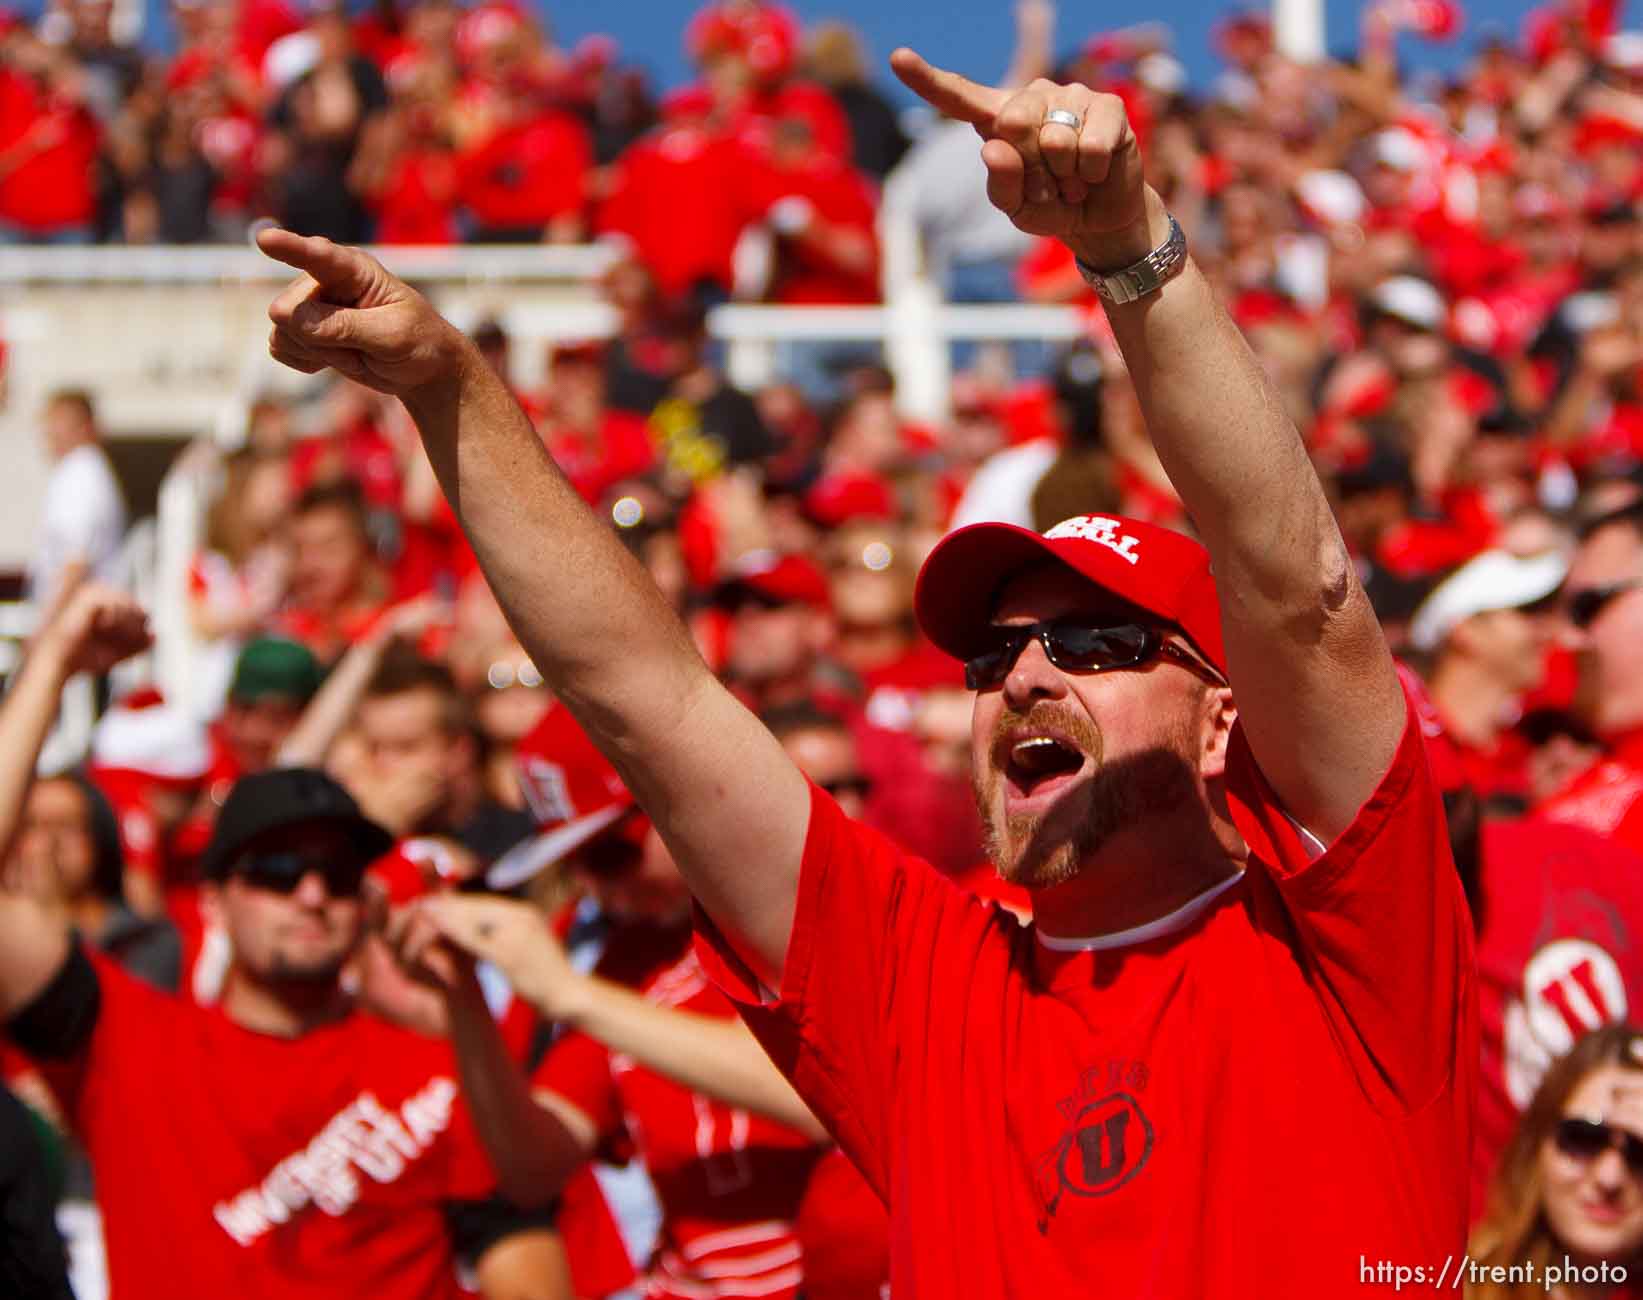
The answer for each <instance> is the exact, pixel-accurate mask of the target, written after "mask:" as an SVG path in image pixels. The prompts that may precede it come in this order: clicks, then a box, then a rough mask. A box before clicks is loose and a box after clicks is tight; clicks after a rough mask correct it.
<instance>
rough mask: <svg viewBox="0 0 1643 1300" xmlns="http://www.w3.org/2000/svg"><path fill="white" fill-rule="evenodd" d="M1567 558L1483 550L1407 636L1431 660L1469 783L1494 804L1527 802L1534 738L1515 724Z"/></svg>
mask: <svg viewBox="0 0 1643 1300" xmlns="http://www.w3.org/2000/svg"><path fill="white" fill-rule="evenodd" d="M1567 571H1568V562H1567V560H1565V558H1564V557H1563V556H1562V555H1560V554H1558V553H1556V552H1550V553H1548V554H1545V555H1538V556H1533V557H1526V558H1520V557H1518V556H1515V555H1511V554H1508V553H1507V552H1505V551H1499V550H1495V551H1485V552H1484V553H1483V554H1481V555H1478V556H1475V557H1474V558H1472V559H1471V560H1468V561H1467V562H1466V563H1465V564H1464V565H1462V566H1461V567H1460V568H1459V569H1458V570H1456V571H1455V572H1454V573H1453V574H1451V575H1450V576H1449V577H1448V578H1446V579H1444V581H1443V582H1441V583H1439V584H1438V586H1437V587H1436V588H1435V589H1434V590H1433V592H1432V594H1431V595H1430V596H1429V597H1427V599H1426V601H1425V602H1424V603H1423V604H1422V605H1421V607H1420V609H1419V610H1418V611H1417V612H1416V614H1415V619H1414V622H1413V624H1411V627H1410V642H1411V644H1413V646H1414V647H1415V649H1417V650H1420V651H1422V652H1423V653H1426V654H1429V655H1432V656H1433V660H1432V667H1431V669H1430V671H1429V672H1428V673H1427V674H1426V677H1427V681H1428V683H1429V688H1430V695H1431V699H1432V704H1433V706H1434V708H1435V709H1436V711H1437V715H1438V717H1439V719H1440V720H1441V722H1442V724H1443V728H1444V732H1445V734H1446V735H1447V736H1448V738H1449V739H1450V741H1452V742H1453V744H1454V748H1455V752H1456V754H1457V755H1458V757H1459V759H1460V764H1461V769H1462V771H1463V772H1464V773H1465V776H1466V780H1467V783H1468V784H1469V785H1470V786H1471V787H1472V788H1473V790H1474V791H1476V793H1477V795H1478V797H1479V798H1480V799H1482V800H1484V801H1485V803H1486V804H1487V803H1488V802H1489V801H1491V800H1497V799H1499V800H1505V801H1508V802H1513V803H1515V804H1516V806H1517V807H1518V808H1520V809H1521V808H1522V807H1524V806H1526V804H1527V800H1528V795H1529V773H1528V757H1529V755H1528V744H1527V742H1526V741H1525V740H1524V738H1523V737H1522V736H1521V735H1519V734H1518V733H1517V732H1516V731H1514V730H1513V724H1515V723H1516V722H1517V719H1518V716H1519V715H1520V714H1521V712H1522V701H1523V698H1524V695H1525V693H1526V692H1529V691H1532V690H1533V689H1534V688H1535V687H1537V686H1539V685H1540V683H1541V681H1542V679H1543V677H1544V675H1545V665H1546V650H1547V646H1548V641H1549V638H1550V636H1551V629H1550V628H1549V627H1548V626H1547V620H1546V618H1545V615H1544V611H1537V610H1536V608H1535V607H1536V606H1539V605H1541V604H1542V603H1543V602H1546V601H1548V600H1549V599H1550V598H1551V597H1552V596H1553V595H1554V594H1555V593H1556V592H1557V590H1558V588H1559V587H1560V586H1561V585H1562V583H1563V577H1564V574H1565V573H1567Z"/></svg>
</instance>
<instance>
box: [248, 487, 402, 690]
mask: <svg viewBox="0 0 1643 1300" xmlns="http://www.w3.org/2000/svg"><path fill="white" fill-rule="evenodd" d="M289 526H290V535H291V576H290V582H289V586H288V588H287V590H288V593H289V597H288V601H287V604H286V606H285V608H284V609H283V610H281V611H280V613H279V614H277V615H276V616H275V618H274V620H273V629H274V630H276V631H278V632H280V633H281V634H283V635H285V636H289V637H291V638H293V639H294V640H297V641H301V642H302V643H303V644H304V645H306V646H307V647H308V648H309V649H310V650H312V651H313V652H314V654H315V655H317V656H318V657H319V660H320V662H321V663H327V662H330V661H331V660H333V659H335V658H336V657H337V656H338V655H339V654H341V653H342V652H343V651H344V650H345V649H347V648H348V646H349V645H351V644H352V643H354V642H355V641H358V640H359V639H360V638H361V637H363V636H364V634H365V632H366V631H367V629H369V628H370V627H371V625H372V624H373V623H374V622H375V621H376V619H377V618H378V616H379V615H380V614H381V612H382V610H383V608H384V607H385V606H386V604H387V602H388V594H389V592H388V580H387V577H386V575H385V574H384V573H383V571H382V567H381V565H380V564H379V563H378V562H377V558H376V553H375V550H374V548H373V547H372V545H371V537H370V533H369V531H368V530H367V526H366V516H365V503H364V500H363V498H362V496H361V494H360V490H359V487H358V485H356V484H354V483H351V482H346V481H345V482H342V483H339V484H336V485H334V486H326V485H318V486H315V487H311V488H309V489H308V490H307V491H306V492H304V493H303V494H302V495H301V496H300V497H298V498H297V500H296V502H295V503H294V504H293V506H292V508H291V515H290V525H289Z"/></svg>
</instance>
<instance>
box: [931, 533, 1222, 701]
mask: <svg viewBox="0 0 1643 1300" xmlns="http://www.w3.org/2000/svg"><path fill="white" fill-rule="evenodd" d="M1045 560H1055V561H1058V562H1059V563H1061V564H1063V565H1065V566H1066V567H1067V568H1069V569H1071V570H1072V571H1073V572H1074V573H1076V574H1078V575H1079V576H1080V577H1083V578H1087V579H1088V580H1089V581H1090V582H1092V583H1094V584H1095V585H1096V586H1097V587H1099V588H1101V589H1102V590H1103V591H1106V592H1110V593H1111V594H1112V595H1114V596H1117V597H1118V598H1119V599H1120V600H1124V601H1127V602H1128V603H1129V604H1131V605H1134V606H1136V607H1137V608H1138V609H1142V610H1145V611H1146V612H1147V613H1149V614H1151V615H1153V616H1154V617H1155V618H1157V619H1159V620H1160V621H1162V622H1165V623H1168V624H1170V625H1171V626H1172V627H1176V628H1179V629H1180V630H1181V631H1182V632H1183V633H1185V634H1186V637H1187V639H1188V640H1190V641H1191V642H1192V644H1193V645H1194V646H1195V647H1197V649H1198V651H1199V653H1200V654H1202V655H1203V656H1204V657H1205V658H1206V659H1208V660H1209V662H1210V663H1212V664H1213V665H1215V667H1216V668H1217V669H1219V670H1220V671H1221V672H1222V673H1225V672H1226V650H1225V647H1224V646H1223V644H1222V641H1221V606H1220V602H1219V601H1218V600H1217V598H1216V594H1215V579H1214V577H1213V576H1212V575H1211V573H1210V567H1209V552H1208V551H1207V550H1205V549H1204V548H1203V546H1201V545H1200V544H1199V543H1197V542H1195V541H1193V540H1192V539H1191V538H1190V537H1185V536H1183V535H1182V534H1180V533H1177V532H1172V531H1171V530H1170V529H1168V528H1160V527H1159V526H1158V525H1156V524H1148V523H1143V522H1142V521H1141V520H1139V519H1127V518H1124V517H1122V516H1119V515H1077V516H1075V517H1074V518H1072V519H1064V520H1062V521H1061V522H1060V523H1059V524H1057V525H1056V526H1055V527H1054V528H1052V529H1050V530H1049V532H1047V533H1044V534H1043V535H1042V536H1041V535H1039V534H1038V533H1035V532H1033V531H1032V530H1031V529H1029V528H1020V527H1017V526H1016V525H1015V524H972V525H971V526H970V527H968V528H960V529H959V530H958V531H957V532H954V533H949V534H948V535H947V536H946V537H944V538H943V539H942V540H941V542H940V544H939V545H937V547H936V548H935V550H933V551H931V552H930V558H929V559H927V560H926V561H925V562H924V568H923V569H922V570H921V571H920V573H919V577H918V587H917V589H916V590H915V592H914V596H913V606H914V610H915V611H916V613H917V614H918V621H919V626H920V627H922V628H923V629H924V634H925V635H926V636H928V637H929V638H930V640H931V641H933V642H934V643H935V644H936V645H937V646H938V647H940V648H941V649H942V650H945V651H946V652H947V653H948V654H950V655H952V656H953V657H954V658H956V659H968V658H970V657H971V656H973V655H975V654H976V653H978V652H979V651H981V650H983V649H985V648H986V639H985V633H986V629H987V628H988V627H989V626H990V625H991V622H992V618H993V611H994V605H995V604H996V602H997V598H998V593H999V589H1000V588H1001V587H1002V586H1003V585H1004V583H1005V581H1006V580H1007V579H1009V578H1010V577H1012V576H1013V575H1015V574H1017V573H1019V572H1021V571H1022V570H1023V569H1026V568H1028V567H1030V566H1032V565H1034V564H1038V563H1041V562H1043V561H1045Z"/></svg>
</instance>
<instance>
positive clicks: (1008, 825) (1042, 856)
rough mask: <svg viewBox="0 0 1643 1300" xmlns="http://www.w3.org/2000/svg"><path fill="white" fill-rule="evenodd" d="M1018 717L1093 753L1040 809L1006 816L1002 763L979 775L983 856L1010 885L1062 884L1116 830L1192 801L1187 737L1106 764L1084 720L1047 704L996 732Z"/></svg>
mask: <svg viewBox="0 0 1643 1300" xmlns="http://www.w3.org/2000/svg"><path fill="white" fill-rule="evenodd" d="M1023 722H1029V723H1030V724H1035V725H1042V726H1047V727H1054V728H1055V729H1056V730H1057V731H1060V732H1061V733H1063V734H1065V735H1067V736H1068V737H1069V738H1071V739H1073V740H1076V741H1077V742H1078V743H1079V746H1080V748H1082V749H1083V750H1084V751H1085V753H1087V754H1089V755H1091V756H1092V757H1094V759H1095V771H1094V772H1093V773H1092V774H1091V775H1090V776H1088V777H1087V778H1085V779H1083V780H1081V781H1079V782H1078V783H1077V784H1076V785H1073V786H1070V787H1069V788H1068V789H1067V790H1065V791H1064V792H1063V793H1062V795H1061V796H1060V797H1059V798H1058V799H1057V800H1056V801H1055V803H1054V804H1053V805H1052V806H1051V807H1050V808H1049V809H1048V810H1046V811H1045V812H1042V813H1033V814H1017V815H1015V816H1011V817H1008V818H1005V817H1003V816H1002V815H1001V813H1000V806H999V801H998V799H997V797H996V796H997V791H998V787H999V786H1000V784H1001V783H1002V782H1003V781H1004V779H1005V778H1004V773H1003V770H1002V764H1000V763H997V762H996V761H995V764H994V766H993V767H992V769H991V770H990V771H989V772H988V773H987V775H986V777H985V778H982V777H980V776H979V775H978V777H977V779H976V781H975V783H974V788H975V796H976V803H977V807H978V808H979V810H980V812H981V820H982V823H983V825H984V826H985V828H986V847H987V853H988V856H989V858H990V859H991V861H992V862H993V864H994V866H995V867H996V868H997V870H998V874H999V875H1000V876H1002V877H1003V878H1004V879H1005V880H1007V881H1010V882H1011V883H1012V884H1016V885H1020V886H1022V887H1023V888H1026V889H1050V888H1053V887H1054V886H1056V885H1060V884H1065V883H1066V882H1067V881H1069V880H1071V879H1072V878H1073V877H1074V876H1076V875H1077V874H1078V873H1079V871H1080V870H1081V869H1082V868H1083V866H1084V864H1085V863H1087V862H1089V861H1090V859H1091V858H1093V857H1094V856H1095V855H1096V854H1097V853H1098V852H1100V850H1101V849H1102V848H1104V847H1105V846H1106V844H1107V843H1108V841H1109V840H1111V839H1112V837H1113V836H1114V835H1116V834H1118V832H1120V831H1122V830H1126V829H1130V828H1133V827H1136V826H1139V825H1142V824H1144V823H1147V822H1154V821H1162V820H1164V819H1166V818H1170V817H1173V816H1175V815H1177V814H1179V813H1180V812H1181V811H1182V810H1183V809H1185V808H1188V807H1190V806H1191V805H1192V804H1193V803H1194V802H1195V801H1196V798H1197V779H1196V773H1195V770H1194V768H1193V766H1192V765H1191V764H1190V763H1189V762H1188V760H1187V757H1186V755H1187V754H1188V753H1189V752H1190V750H1189V747H1188V743H1187V739H1188V738H1187V737H1186V736H1173V737H1170V738H1168V739H1167V740H1164V741H1161V742H1160V743H1159V744H1157V745H1155V746H1152V747H1151V748H1148V749H1144V750H1141V751H1140V752H1138V753H1135V754H1130V755H1127V756H1125V757H1124V758H1121V759H1116V760H1114V761H1113V762H1110V763H1104V762H1103V761H1102V758H1101V753H1102V748H1103V745H1102V740H1101V735H1100V732H1099V731H1097V730H1096V729H1095V728H1094V726H1093V725H1092V724H1091V722H1090V721H1089V719H1088V718H1087V717H1085V716H1083V715H1081V714H1077V715H1075V714H1073V711H1072V710H1070V709H1066V708H1065V707H1063V706H1054V705H1046V706H1043V707H1041V708H1039V709H1035V710H1033V711H1032V713H1031V715H1030V716H1029V718H1027V719H1023V718H1021V717H1020V716H1019V715H1011V716H1010V717H1009V718H1008V719H1007V720H1001V722H1000V725H999V727H998V728H997V734H1000V735H1003V734H1004V733H1006V732H1008V731H1011V730H1013V729H1015V728H1017V727H1019V726H1021V725H1022V724H1023ZM1092 742H1093V743H1092ZM995 752H996V751H995Z"/></svg>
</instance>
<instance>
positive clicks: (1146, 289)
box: [1078, 217, 1187, 306]
mask: <svg viewBox="0 0 1643 1300" xmlns="http://www.w3.org/2000/svg"><path fill="white" fill-rule="evenodd" d="M1186 263H1187V237H1186V235H1184V234H1183V233H1182V232H1181V223H1180V222H1179V221H1177V220H1176V219H1175V218H1174V217H1171V218H1170V219H1169V238H1168V239H1166V240H1165V241H1164V242H1163V243H1162V244H1160V245H1158V247H1157V248H1155V249H1153V250H1152V252H1150V253H1148V254H1147V255H1146V256H1145V257H1143V258H1142V259H1141V260H1140V261H1139V262H1136V263H1134V264H1132V265H1130V266H1126V267H1125V268H1124V269H1123V270H1121V271H1097V270H1096V269H1095V268H1094V267H1093V266H1091V265H1090V264H1089V263H1088V262H1086V261H1085V260H1084V259H1083V258H1079V259H1078V273H1079V274H1080V275H1082V276H1083V277H1084V282H1085V283H1086V284H1088V285H1089V286H1090V288H1092V289H1094V290H1095V291H1096V293H1098V294H1100V295H1101V301H1102V302H1110V303H1113V304H1115V305H1117V306H1122V305H1123V304H1124V303H1127V302H1134V301H1135V300H1136V299H1137V298H1145V297H1146V296H1147V295H1148V294H1149V293H1156V292H1158V290H1159V289H1161V288H1163V287H1164V285H1165V283H1167V282H1168V281H1169V279H1170V278H1171V277H1172V276H1174V275H1175V274H1176V272H1178V271H1179V270H1180V269H1181V268H1182V267H1183V266H1185V265H1186Z"/></svg>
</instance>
